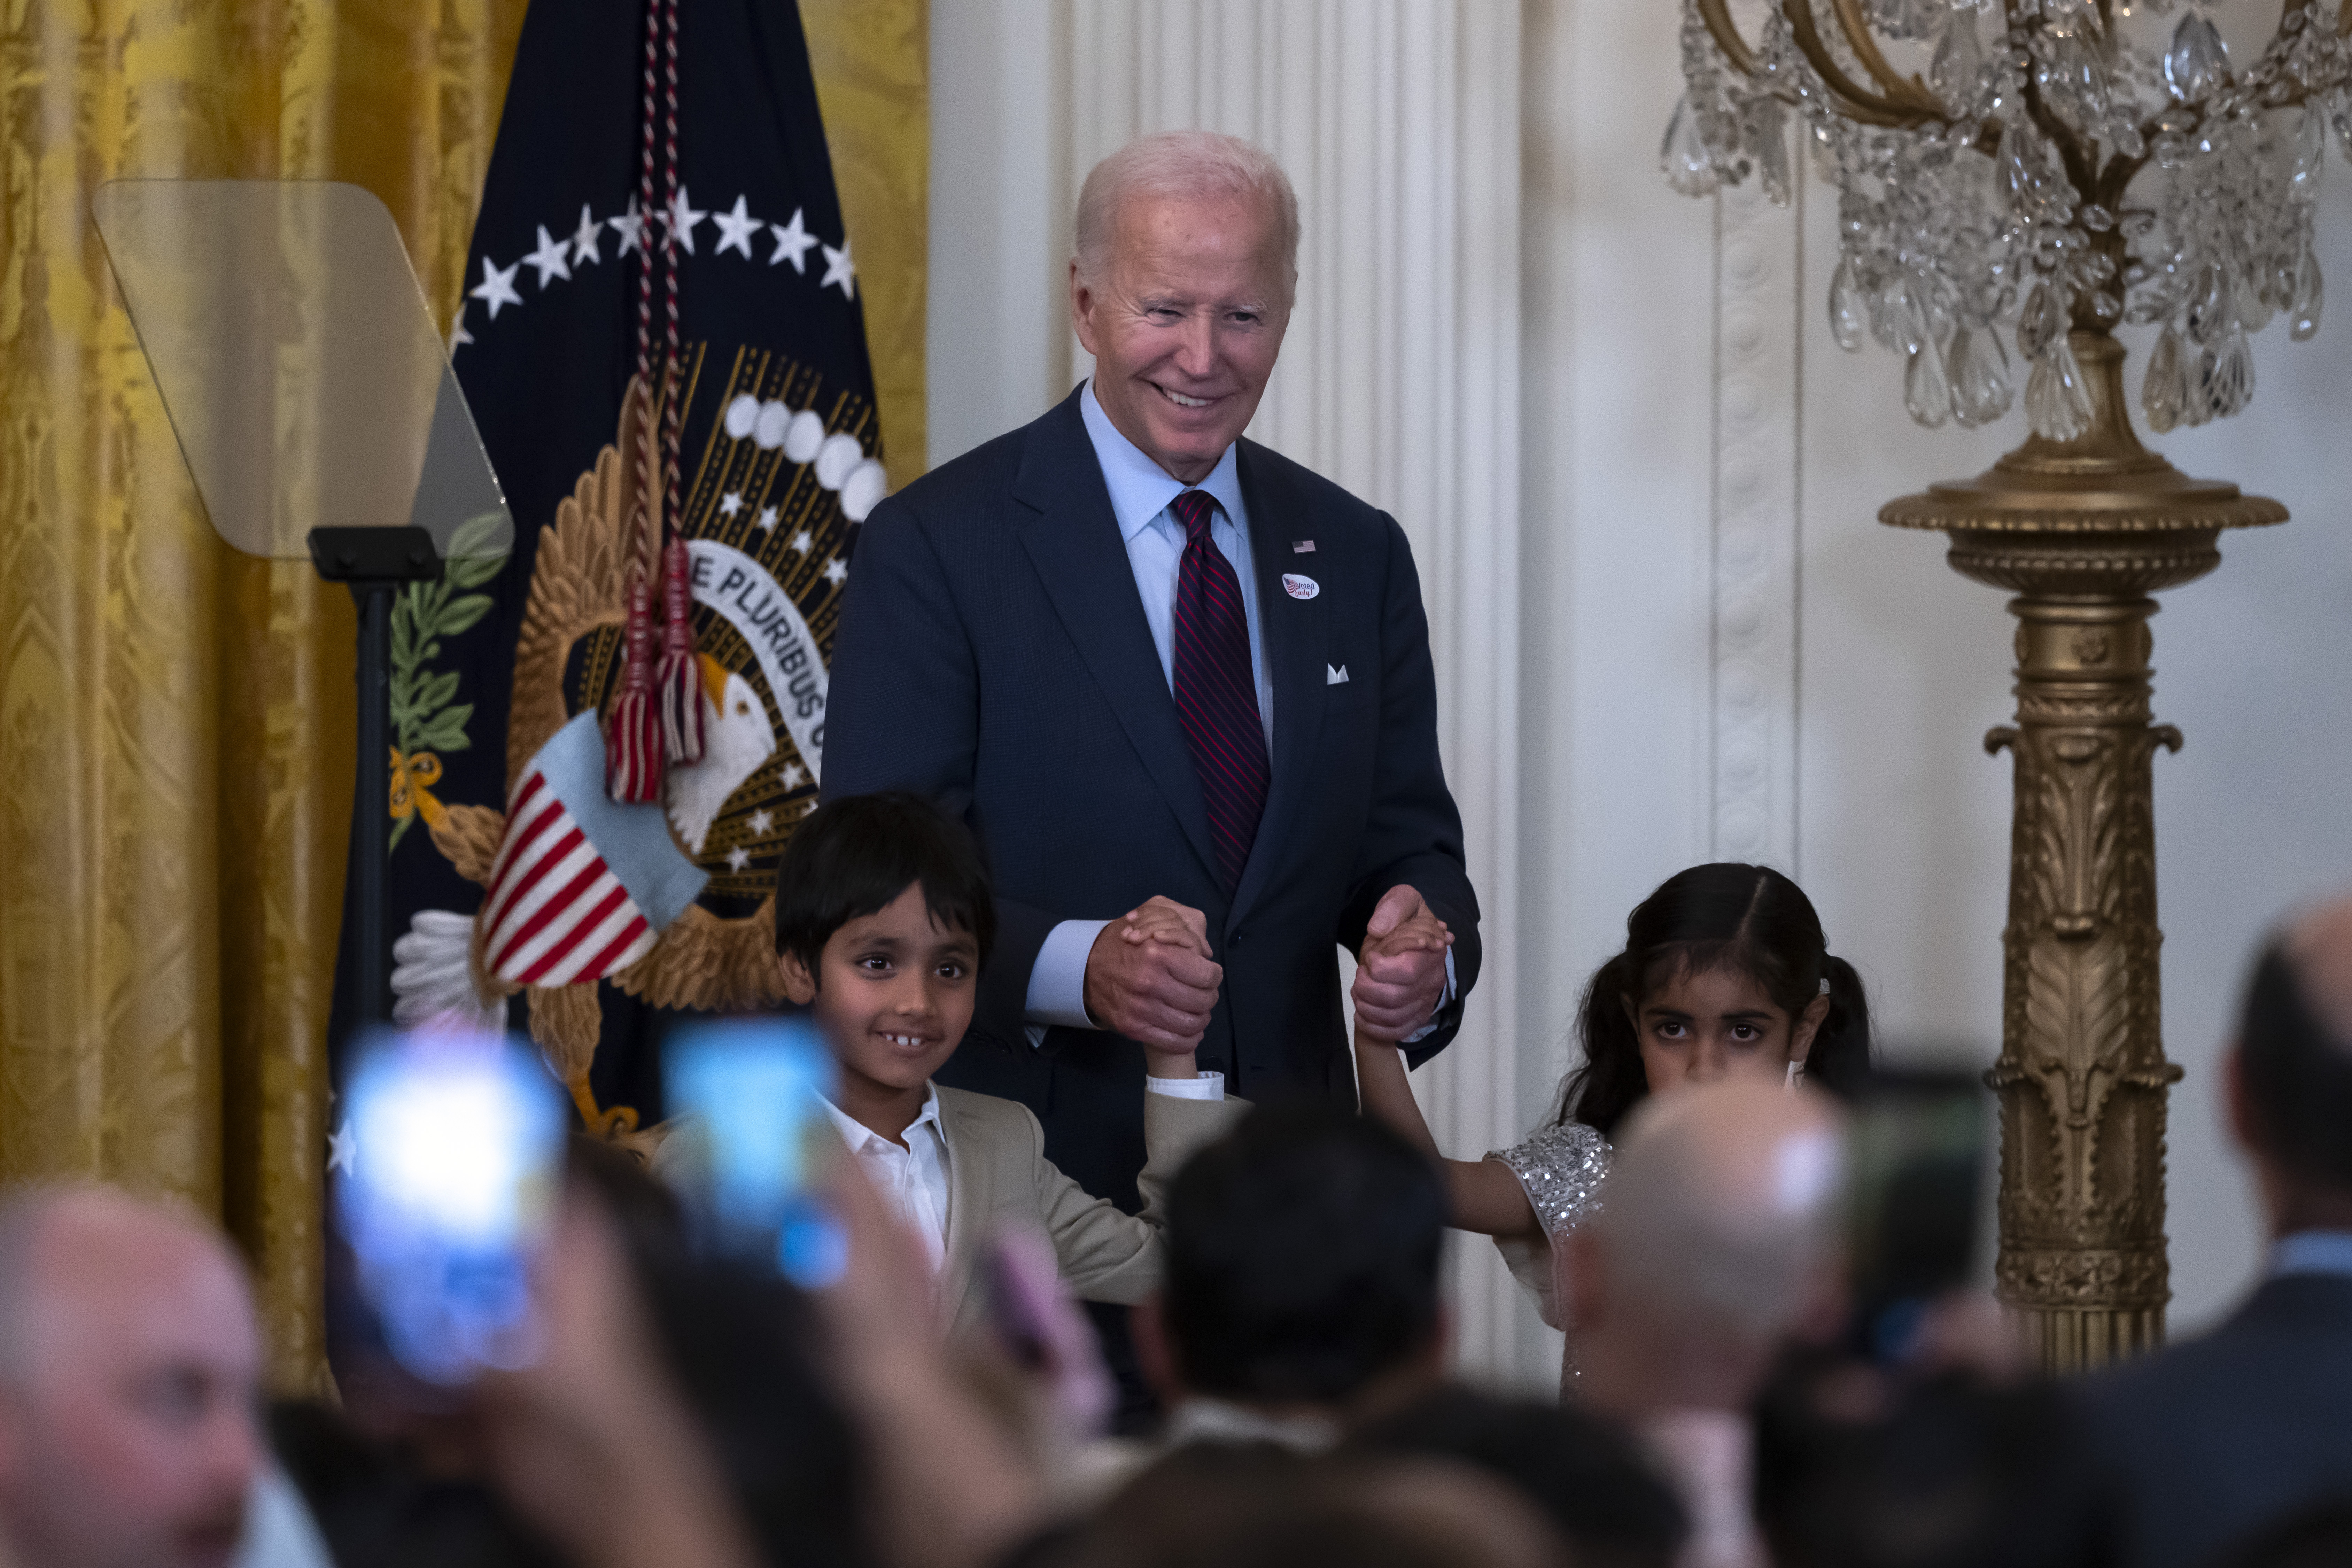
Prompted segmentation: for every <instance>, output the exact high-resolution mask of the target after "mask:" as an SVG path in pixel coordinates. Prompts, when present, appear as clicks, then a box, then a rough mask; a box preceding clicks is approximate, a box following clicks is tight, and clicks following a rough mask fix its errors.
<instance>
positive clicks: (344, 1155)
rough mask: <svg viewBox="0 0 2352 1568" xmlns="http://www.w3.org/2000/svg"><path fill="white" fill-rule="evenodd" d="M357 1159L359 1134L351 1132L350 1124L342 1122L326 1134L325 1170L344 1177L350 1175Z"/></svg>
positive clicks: (357, 1161)
mask: <svg viewBox="0 0 2352 1568" xmlns="http://www.w3.org/2000/svg"><path fill="white" fill-rule="evenodd" d="M359 1157H360V1139H359V1134H358V1133H356V1132H353V1131H352V1124H351V1123H350V1122H348V1121H346V1122H344V1123H343V1124H342V1125H341V1127H338V1128H336V1129H335V1130H334V1131H332V1132H330V1133H329V1134H327V1170H328V1171H329V1173H333V1172H336V1171H341V1173H343V1174H344V1175H346V1176H348V1175H351V1174H352V1173H353V1167H354V1166H356V1165H357V1164H358V1163H359Z"/></svg>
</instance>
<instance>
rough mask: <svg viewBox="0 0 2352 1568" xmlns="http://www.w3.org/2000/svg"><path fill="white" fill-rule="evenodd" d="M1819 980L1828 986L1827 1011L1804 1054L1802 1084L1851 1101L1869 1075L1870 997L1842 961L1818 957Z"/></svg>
mask: <svg viewBox="0 0 2352 1568" xmlns="http://www.w3.org/2000/svg"><path fill="white" fill-rule="evenodd" d="M1822 979H1824V980H1827V981H1828V982H1829V983H1830V1010H1829V1013H1828V1016H1825V1017H1823V1018H1822V1026H1821V1027H1820V1028H1819V1029H1816V1030H1815V1031H1814V1032H1813V1046H1812V1049H1811V1050H1809V1051H1807V1052H1806V1053H1805V1081H1806V1082H1807V1083H1810V1084H1813V1085H1815V1086H1817V1087H1819V1088H1822V1089H1828V1090H1829V1091H1830V1092H1831V1093H1832V1094H1834V1095H1836V1096H1837V1097H1838V1098H1839V1099H1841V1100H1851V1099H1853V1096H1854V1093H1855V1091H1856V1090H1857V1089H1860V1088H1861V1087H1862V1083H1863V1080H1864V1079H1866V1078H1868V1077H1869V1076H1870V998H1869V997H1868V996H1866V995H1864V994H1863V989H1862V976H1861V975H1859V974H1857V973H1854V969H1853V964H1851V963H1847V962H1846V961H1845V960H1844V959H1843V958H1839V957H1836V956H1835V955H1833V954H1830V953H1824V954H1822Z"/></svg>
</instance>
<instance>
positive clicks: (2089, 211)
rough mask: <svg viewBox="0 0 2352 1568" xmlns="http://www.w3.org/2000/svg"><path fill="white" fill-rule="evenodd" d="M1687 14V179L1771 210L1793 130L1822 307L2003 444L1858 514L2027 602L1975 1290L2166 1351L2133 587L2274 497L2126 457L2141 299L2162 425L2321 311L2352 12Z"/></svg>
mask: <svg viewBox="0 0 2352 1568" xmlns="http://www.w3.org/2000/svg"><path fill="white" fill-rule="evenodd" d="M2258 9H2263V8H2262V7H2260V5H2259V0H2258V3H2257V4H2256V5H2248V4H2245V3H2243V0H2240V3H2237V4H2232V5H2231V6H2230V7H2229V8H2228V12H2227V14H2226V15H2223V16H2219V18H2218V19H2217V11H2218V7H2217V6H2216V5H2212V4H2210V3H2209V0H1981V3H1979V0H1748V8H1747V9H1746V10H1745V11H1739V12H1737V13H1736V12H1735V4H1734V0H1685V5H1684V13H1683V27H1682V45H1683V68H1684V77H1685V88H1686V90H1685V94H1684V97H1683V99H1682V100H1681V101H1680V102H1679V103H1678V104H1677V105H1676V106H1675V112H1674V116H1673V119H1672V120H1671V121H1670V122H1669V124H1668V127H1667V131H1666V138H1665V144H1664V149H1663V153H1662V161H1663V163H1664V169H1665V174H1666V176H1667V178H1668V180H1669V181H1670V182H1671V183H1672V184H1674V185H1675V188H1676V189H1677V190H1680V191H1682V192H1684V193H1685V195H1706V194H1708V193H1710V192H1712V191H1714V190H1715V189H1717V186H1718V185H1720V184H1727V183H1736V182H1738V181H1740V180H1743V179H1746V178H1748V177H1749V176H1750V175H1753V176H1755V177H1756V178H1758V179H1759V181H1760V182H1761V184H1762V185H1763V187H1764V190H1765V192H1766V194H1767V195H1769V196H1770V197H1771V198H1772V199H1773V200H1774V201H1776V202H1780V203H1782V204H1785V203H1786V202H1787V200H1788V197H1789V193H1790V182H1791V179H1792V160H1791V155H1790V146H1789V142H1790V121H1791V120H1793V121H1796V122H1797V132H1796V134H1797V138H1798V140H1799V141H1800V142H1801V143H1804V144H1806V145H1809V146H1810V149H1811V156H1812V157H1813V159H1814V161H1815V164H1816V167H1817V168H1818V170H1819V171H1820V173H1821V174H1822V177H1823V178H1824V179H1825V180H1827V181H1828V182H1829V183H1830V184H1832V185H1834V186H1835V188H1836V190H1837V193H1838V238H1839V255H1838V263H1837V267H1836V269H1835V272H1834V273H1833V275H1832V278H1831V280H1830V289H1829V300H1828V306H1829V321H1830V329H1831V331H1832V335H1833V336H1834V337H1835V338H1836V340H1837V342H1838V343H1839V345H1840V346H1841V347H1843V348H1844V349H1847V350H1849V351H1859V350H1860V349H1861V348H1862V346H1863V344H1864V342H1865V341H1867V340H1872V339H1874V340H1875V341H1877V342H1879V343H1880V344H1882V345H1883V346H1885V347H1886V348H1888V349H1890V350H1892V351H1893V352H1895V353H1897V354H1899V355H1900V356H1901V357H1902V359H1903V362H1904V363H1903V383H1904V403H1905V406H1906V408H1907V409H1908V410H1909V412H1910V414H1911V416H1912V417H1913V418H1914V419H1915V420H1916V421H1917V422H1918V423H1920V424H1921V425H1924V426H1930V427H1934V426H1941V425H1943V424H1944V423H1946V422H1947V421H1950V422H1952V423H1955V424H1958V425H1960V426H1968V427H1973V426H1979V425H1984V424H1989V423H1990V422H1992V421H1994V420H1997V419H1999V418H2000V417H2001V416H2003V415H2005V414H2006V413H2007V412H2008V411H2009V409H2010V407H2011V403H2012V401H2013V398H2014V386H2015V383H2014V373H2013V372H2012V369H2011V359H2010V354H2009V344H2010V343H2011V342H2014V343H2015V344H2016V347H2017V351H2018V353H2019V355H2020V357H2021V358H2022V360H2023V361H2024V362H2025V388H2024V393H2025V397H2024V401H2025V412H2026V415H2027V419H2028V422H2029V424H2030V426H2031V434H2030V435H2029V436H2028V437H2027V439H2026V441H2025V443H2024V444H2023V445H2022V446H2021V447H2018V448H2017V449H2016V450H2015V451H2012V452H2011V453H2010V454H2009V455H2008V456H2006V457H2004V458H2001V459H2000V461H1999V462H1998V463H1996V464H1995V465H1994V466H1993V467H1992V468H1990V470H1989V471H1987V472H1985V473H1983V474H1981V475H1979V476H1978V477H1977V478H1975V479H1967V480H1959V481H1953V482H1948V483H1944V484H1937V485H1934V486H1931V487H1930V488H1929V489H1927V492H1926V493H1925V494H1921V495H1913V496H1905V497H1903V498H1902V499H1900V500H1895V501H1892V502H1890V503H1888V504H1887V506H1886V507H1885V509H1884V510H1881V511H1880V513H1879V521H1882V522H1885V523H1888V524H1891V525H1893V526H1895V527H1898V528H1922V529H1936V530H1940V531H1943V532H1944V533H1945V534H1947V535H1948V537H1949V539H1950V541H1951V550H1950V552H1949V554H1948V560H1949V562H1950V563H1951V565H1952V567H1953V569H1954V570H1955V571H1958V572H1959V573H1960V574H1962V575H1964V576H1967V577H1970V578H1973V579H1975V580H1976V581H1978V582H1980V583H1987V584H1992V585H1993V586H1996V587H2000V588H2005V589H2007V590H2009V591H2010V592H2011V593H2012V594H2014V595H2016V596H2015V597H2014V598H2012V599H2011V601H2010V609H2011V613H2012V614H2014V615H2015V616H2017V619H2018V623H2019V624H2018V629H2017V637H2016V647H2017V687H2016V694H2017V700H2018V709H2017V722H2016V724H2015V726H2014V727H2013V728H2012V727H2003V728H2000V729H1997V730H1995V731H1992V732H1991V733H1990V734H1989V735H1987V736H1986V737H1985V745H1986V747H1987V749H1988V750H1989V751H1999V750H2000V749H2002V748H2007V749H2008V750H2009V752H2011V756H2012V758H2013V759H2014V763H2015V769H2016V773H2015V815H2014V817H2013V820H2012V826H2011V838H2010V887H2009V923H2008V927H2007V929H2006V931H2004V932H2003V935H2002V943H2003V946H2004V948H2005V950H2006V955H2007V963H2006V964H2005V966H2004V973H2003V984H2002V1010H2001V1011H2002V1016H2001V1051H2000V1059H1999V1060H1998V1062H1996V1064H1995V1065H1994V1067H1993V1068H1992V1071H1991V1072H1990V1074H1989V1075H1988V1081H1989V1082H1990V1084H1991V1086H1992V1088H1993V1089H1995V1091H1996V1092H1997V1093H1998V1095H1999V1097H2000V1113H2001V1159H2000V1259H1999V1263H1998V1265H1997V1289H1998V1290H1999V1293H2000V1298H2001V1300H2003V1301H2004V1302H2006V1303H2007V1304H2008V1306H2009V1307H2010V1308H2011V1309H2012V1310H2014V1311H2016V1312H2017V1313H2018V1314H2020V1316H2021V1318H2022V1319H2023V1321H2025V1323H2026V1325H2027V1327H2028V1330H2029V1332H2030V1333H2031V1335H2032V1339H2033V1342H2034V1343H2035V1345H2036V1346H2037V1348H2038V1350H2039V1353H2040V1355H2041V1358H2042V1363H2043V1364H2044V1365H2045V1366H2046V1367H2048V1368H2049V1369H2051V1370H2053V1371H2079V1370H2084V1369H2088V1368H2091V1367H2095V1366H2098V1365H2101V1364H2104V1363H2107V1362H2109V1361H2113V1360H2116V1359H2117V1358H2120V1357H2123V1356H2127V1355H2130V1354H2133V1353H2136V1352H2140V1351H2143V1350H2146V1349H2148V1348H2150V1347H2152V1346H2154V1345H2156V1344H2158V1342H2161V1340H2162V1338H2163V1333H2164V1307H2165V1303H2166V1301H2167V1300H2168V1299H2169V1296H2170V1289H2169V1282H2168V1266H2167V1263H2166V1258H2165V1237H2164V1132H2165V1100H2166V1093H2167V1089H2168V1086H2169V1085H2170V1084H2171V1083H2173V1082H2174V1081H2176V1080H2177V1079H2179V1076H2180V1069H2179V1068H2178V1067H2176V1066H2174V1065H2172V1064H2171V1063H2169V1062H2168V1061H2167V1060H2166V1059H2165V1056H2164V1046H2163V1038H2162V1019H2161V1008H2160V994H2161V993H2160V987H2159V974H2158V944H2159V943H2160V942H2161V941H2162V936H2161V933H2160V932H2159V931H2158V928H2157V918H2156V833H2155V822H2154V815H2153V811H2152V806H2151V795H2152V790H2153V769H2152V766H2151V762H2152V758H2153V755H2154V753H2155V751H2156V749H2157V748H2158V746H2164V747H2168V748H2177V747H2178V746H2179V744H2180V734H2179V731H2177V730H2175V729H2173V728H2172V727H2171V726H2169V725H2160V724H2155V723H2153V722H2152V721H2151V715H2150V710H2149V697H2150V687H2149V673H2150V665H2149V652H2150V647H2151V638H2150V635H2149V630H2148V617H2149V616H2152V615H2154V614H2155V613H2156V609H2157V605H2156V603H2155V601H2154V600H2153V599H2152V598H2150V597H2149V595H2151V594H2153V593H2155V592H2156V591H2158V589H2163V588H2169V587H2174V586H2177V585H2178V584H2183V583H2187V582H2189V581H2191V580H2193V579H2195V578H2197V577H2200V576H2202V575H2203V574H2206V573H2208V572H2210V571H2211V570H2212V569H2213V568H2214V567H2215V566H2216V565H2218V564H2220V562H2221V552H2220V549H2219V547H2218V541H2219V538H2220V534H2221V531H2222V530H2223V529H2228V528H2243V527H2249V526H2253V525H2257V524H2263V523H2273V522H2283V521H2285V520H2286V509H2285V508H2284V507H2282V506H2280V505H2279V504H2278V503H2276V502H2275V501H2270V500H2263V499H2261V498H2259V497H2254V496H2247V495H2242V494H2240V493H2239V490H2238V488H2237V487H2236V486H2235V485H2232V484H2229V483H2226V482H2222V481H2220V480H2209V479H2189V478H2188V477H2186V476H2184V475H2183V474H2181V473H2180V472H2179V470H2177V469H2175V468H2173V467H2172V466H2171V465H2170V464H2169V463H2168V462H2166V461H2165V460H2164V459H2163V458H2161V457H2159V456H2158V455H2157V454H2155V453H2153V452H2151V451H2149V450H2148V449H2147V447H2144V446H2142V445H2141V443H2140V441H2139V439H2138V437H2137V436H2136V435H2135V434H2134V433H2133V430H2132V423H2131V417H2130V414H2129V411H2128V407H2127V405H2126V393H2125V380H2124V374H2123V361H2124V349H2123V347H2122V345H2121V344H2120V343H2118V342H2116V338H2115V335H2114V333H2115V330H2116V327H2117V326H2118V325H2120V324H2122V323H2125V322H2130V323H2132V324H2134V325H2136V326H2143V327H2154V328H2156V329H2157V331H2156V337H2155V342H2154V344H2153V346H2152V348H2151V349H2150V351H2149V353H2148V357H2147V368H2146V370H2145V372H2144V373H2143V375H2142V379H2141V384H2140V407H2141V411H2142V413H2143V415H2144V416H2145V417H2146V419H2147V424H2148V426H2149V427H2150V428H2151V429H2153V430H2155V431H2157V432H2158V433H2161V432H2164V431H2168V430H2170V429H2173V428H2175V427H2176V426H2181V425H2191V426H2193V425H2200V424H2202V423H2204V422H2205V421H2206V420H2208V419H2212V418H2226V417H2229V416H2233V415H2235V414H2237V413H2239V412H2240V411H2242V409H2243V408H2244V407H2245V406H2246V405H2247V403H2248V402H2249V401H2250V400H2251V399H2252V395H2253V390H2254V361H2253V352H2252V346H2251V343H2250V341H2249V340H2250V339H2251V337H2252V335H2253V334H2255V333H2258V332H2260V331H2262V330H2263V328H2264V327H2265V326H2267V325H2269V324H2270V323H2271V322H2272V321H2274V320H2276V319H2277V318H2279V317H2282V316H2284V318H2285V319H2286V321H2287V324H2288V334H2289V336H2290V337H2292V338H2294V339H2295V340H2297V341H2301V340H2304V339H2307V338H2309V337H2310V336H2311V335H2312V334H2313V333H2314V332H2315V331H2317V330H2318V326H2319V314H2320V308H2321V303H2322V298H2323V285H2322V279H2321V276H2320V270H2319V264H2318V261H2317V258H2316V257H2315V253H2314V250H2313V243H2312V209H2313V204H2314V200H2315V195H2316V191H2317V186H2318V182H2319V178H2320V174H2321V167H2322V163H2323V159H2324V154H2325V153H2326V141H2327V136H2328V133H2329V128H2330V125H2331V123H2332V124H2333V127H2334V129H2335V132H2336V136H2337V137H2338V139H2339V140H2341V141H2343V142H2345V143H2346V145H2347V147H2348V148H2352V92H2347V83H2352V45H2347V34H2352V0H2284V3H2282V4H2276V5H2271V6H2269V7H2267V14H2265V15H2256V14H2255V13H2256V12H2257V10H2258Z"/></svg>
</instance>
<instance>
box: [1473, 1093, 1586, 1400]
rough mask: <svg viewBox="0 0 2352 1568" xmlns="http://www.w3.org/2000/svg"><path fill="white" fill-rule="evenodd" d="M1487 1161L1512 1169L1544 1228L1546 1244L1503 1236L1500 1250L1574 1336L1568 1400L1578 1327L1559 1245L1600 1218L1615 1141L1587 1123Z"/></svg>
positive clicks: (1535, 1136)
mask: <svg viewBox="0 0 2352 1568" xmlns="http://www.w3.org/2000/svg"><path fill="white" fill-rule="evenodd" d="M1486 1158H1488V1159H1489V1160H1500V1161H1501V1162H1502V1163H1504V1164H1506V1165H1507V1166H1509V1167H1510V1171H1511V1174H1513V1175H1515V1176H1517V1177H1518V1179H1519V1185H1520V1186H1521V1187H1522V1188H1524V1189H1525V1190H1526V1192H1527V1194H1528V1204H1529V1205H1532V1206H1533V1207H1534V1209H1535V1211H1536V1218H1537V1219H1538V1220H1540V1221H1541V1222H1542V1224H1543V1231H1544V1239H1543V1240H1542V1241H1540V1242H1536V1241H1528V1240H1525V1239H1520V1238H1507V1237H1499V1236H1498V1237H1496V1238H1495V1245H1496V1247H1498V1248H1499V1249H1500V1250H1501V1252H1502V1254H1503V1261H1504V1262H1505V1263H1507V1264H1508V1265H1510V1268H1511V1273H1512V1274H1513V1275H1514V1276H1516V1277H1517V1279H1518V1281H1519V1283H1520V1284H1522V1285H1524V1286H1526V1287H1527V1288H1528V1289H1530V1290H1532V1291H1534V1292H1535V1297H1536V1306H1537V1310H1538V1311H1540V1312H1541V1313H1542V1314H1543V1321H1545V1322H1547V1323H1549V1324H1550V1325H1551V1326H1552V1327H1553V1328H1555V1329H1565V1330H1567V1331H1568V1343H1567V1346H1566V1348H1565V1351H1564V1352H1563V1354H1562V1357H1561V1362H1560V1369H1559V1381H1560V1391H1561V1393H1562V1394H1566V1393H1567V1392H1569V1390H1570V1388H1571V1387H1572V1386H1573V1385H1574V1383H1575V1380H1576V1326H1575V1325H1574V1324H1573V1323H1570V1322H1569V1321H1568V1293H1567V1291H1566V1289H1564V1288H1563V1286H1562V1279H1561V1276H1562V1264H1563V1263H1564V1261H1565V1259H1566V1258H1567V1256H1568V1254H1567V1249H1566V1248H1565V1247H1561V1246H1559V1242H1560V1240H1561V1239H1562V1238H1563V1237H1566V1236H1567V1235H1568V1233H1569V1232H1570V1231H1571V1230H1574V1229H1575V1228H1576V1227H1577V1226H1580V1225H1582V1224H1583V1223H1584V1222H1585V1221H1586V1220H1587V1219H1590V1218H1591V1216H1592V1215H1595V1214H1597V1213H1599V1212H1600V1209H1601V1180H1602V1178H1604V1177H1605V1176H1607V1175H1608V1173H1609V1141H1608V1140H1607V1139H1605V1138H1603V1137H1601V1134H1600V1133H1598V1132H1596V1131H1593V1130H1592V1129H1591V1128H1590V1127H1587V1126H1586V1125H1585V1124H1584V1123H1583V1122H1581V1121H1563V1122H1560V1123H1559V1124H1558V1125H1556V1126H1551V1127H1539V1128H1538V1129H1537V1130H1536V1131H1534V1132H1533V1133H1531V1134H1529V1135H1528V1139H1527V1141H1526V1142H1522V1143H1515V1144H1513V1145H1512V1146H1511V1147H1510V1148H1508V1149H1496V1150H1494V1151H1492V1152H1489V1153H1488V1154H1487V1156H1486Z"/></svg>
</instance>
